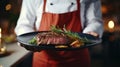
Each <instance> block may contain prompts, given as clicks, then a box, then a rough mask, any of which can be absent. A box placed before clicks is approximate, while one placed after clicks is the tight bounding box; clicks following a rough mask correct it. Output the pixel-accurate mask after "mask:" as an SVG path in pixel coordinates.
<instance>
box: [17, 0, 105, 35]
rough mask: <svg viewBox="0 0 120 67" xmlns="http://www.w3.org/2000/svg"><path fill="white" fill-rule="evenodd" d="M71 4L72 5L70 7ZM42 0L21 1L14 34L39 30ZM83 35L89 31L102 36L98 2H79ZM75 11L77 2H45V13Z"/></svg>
mask: <svg viewBox="0 0 120 67" xmlns="http://www.w3.org/2000/svg"><path fill="white" fill-rule="evenodd" d="M71 3H72V4H73V5H71ZM43 4H44V0H23V3H22V8H21V13H20V16H19V19H18V22H17V25H16V27H15V33H16V34H17V35H21V34H24V33H28V32H33V31H35V30H38V29H39V26H40V21H41V18H42V13H43ZM80 7H81V8H80V16H81V18H80V19H81V25H82V29H83V33H87V32H90V31H93V32H96V33H98V34H99V35H100V37H101V36H102V33H103V23H102V15H101V2H100V0H80ZM75 10H77V0H47V2H46V8H45V12H50V13H56V14H63V13H67V12H72V11H75Z"/></svg>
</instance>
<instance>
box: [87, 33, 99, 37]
mask: <svg viewBox="0 0 120 67" xmlns="http://www.w3.org/2000/svg"><path fill="white" fill-rule="evenodd" d="M87 34H90V35H93V36H94V37H99V34H98V33H96V32H88V33H87Z"/></svg>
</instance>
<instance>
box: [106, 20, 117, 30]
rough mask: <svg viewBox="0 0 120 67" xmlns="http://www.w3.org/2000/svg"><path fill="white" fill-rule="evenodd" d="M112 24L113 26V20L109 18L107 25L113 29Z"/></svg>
mask: <svg viewBox="0 0 120 67" xmlns="http://www.w3.org/2000/svg"><path fill="white" fill-rule="evenodd" d="M114 26H115V24H114V21H112V20H110V21H109V22H108V27H109V28H110V29H113V28H114Z"/></svg>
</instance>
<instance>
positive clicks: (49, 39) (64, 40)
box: [36, 32, 72, 45]
mask: <svg viewBox="0 0 120 67" xmlns="http://www.w3.org/2000/svg"><path fill="white" fill-rule="evenodd" d="M36 40H37V44H38V45H40V44H48V45H49V44H52V45H67V44H70V43H71V42H72V40H71V39H70V38H69V37H68V36H66V35H65V34H63V33H55V32H43V33H38V34H37V36H36Z"/></svg>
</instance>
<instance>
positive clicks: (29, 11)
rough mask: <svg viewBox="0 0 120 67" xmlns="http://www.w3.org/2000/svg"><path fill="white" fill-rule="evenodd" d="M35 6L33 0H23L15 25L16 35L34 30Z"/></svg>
mask: <svg viewBox="0 0 120 67" xmlns="http://www.w3.org/2000/svg"><path fill="white" fill-rule="evenodd" d="M34 22H35V6H34V0H23V2H22V7H21V12H20V16H19V19H18V21H17V25H16V27H15V33H16V35H20V34H23V33H27V32H33V31H34Z"/></svg>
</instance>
